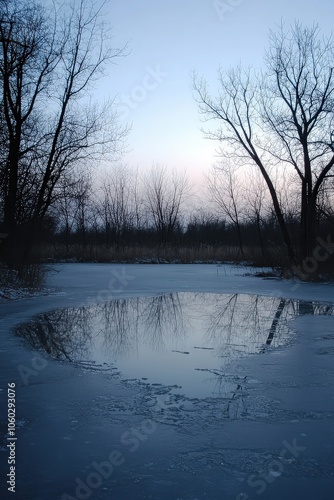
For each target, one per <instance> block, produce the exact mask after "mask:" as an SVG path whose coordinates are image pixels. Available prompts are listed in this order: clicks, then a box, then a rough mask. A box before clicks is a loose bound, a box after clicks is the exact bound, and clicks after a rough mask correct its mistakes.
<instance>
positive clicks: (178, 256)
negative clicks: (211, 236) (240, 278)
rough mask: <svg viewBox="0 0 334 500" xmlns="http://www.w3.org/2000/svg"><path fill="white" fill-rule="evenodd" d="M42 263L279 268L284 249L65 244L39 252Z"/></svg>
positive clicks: (44, 248)
mask: <svg viewBox="0 0 334 500" xmlns="http://www.w3.org/2000/svg"><path fill="white" fill-rule="evenodd" d="M38 254H39V257H40V258H41V260H42V261H44V262H45V261H48V260H51V261H55V262H59V261H73V262H78V261H79V262H122V263H183V264H190V263H202V262H205V263H206V262H207V263H212V262H247V263H249V264H254V265H256V266H259V267H262V266H270V267H281V265H282V261H283V260H284V261H285V257H283V256H284V255H285V252H284V250H282V249H278V248H277V247H272V248H270V249H267V250H266V255H265V256H263V254H262V252H261V250H260V248H256V247H255V248H254V247H246V248H245V249H244V253H243V255H242V254H241V252H240V249H239V248H238V247H237V246H228V245H226V246H219V247H215V246H210V245H202V246H199V247H177V246H173V247H165V248H162V247H153V248H151V247H125V248H122V249H120V248H116V247H106V246H103V245H90V246H87V247H86V248H83V247H82V246H81V245H71V246H70V247H68V248H67V249H66V247H65V246H64V245H57V246H53V247H51V246H50V247H43V248H40V249H38Z"/></svg>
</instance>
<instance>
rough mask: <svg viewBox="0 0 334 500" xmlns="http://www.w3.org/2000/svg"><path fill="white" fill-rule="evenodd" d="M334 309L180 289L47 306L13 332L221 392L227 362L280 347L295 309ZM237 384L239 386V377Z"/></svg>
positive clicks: (49, 347) (35, 343)
mask: <svg viewBox="0 0 334 500" xmlns="http://www.w3.org/2000/svg"><path fill="white" fill-rule="evenodd" d="M333 309H334V308H333V306H332V305H326V304H319V303H316V302H303V301H298V300H292V299H283V298H282V299H281V298H276V297H264V296H256V295H246V294H233V295H231V294H230V295H229V294H208V293H188V292H185V293H184V292H182V293H173V294H165V295H161V296H155V297H149V298H148V297H145V298H131V299H118V300H113V301H111V302H108V303H104V304H98V305H96V306H88V307H81V308H77V309H74V308H73V309H70V308H68V309H61V310H54V311H51V312H48V313H44V314H41V315H39V316H37V317H35V318H34V319H32V320H31V321H29V322H28V323H25V324H22V325H20V326H19V327H17V328H16V330H15V333H16V334H17V335H19V336H21V337H24V338H25V339H26V340H27V341H28V342H29V343H30V344H31V345H32V347H33V348H36V349H40V348H42V349H44V350H45V351H46V352H47V353H48V354H49V355H50V356H52V357H54V358H56V359H66V360H69V361H74V362H80V363H84V362H90V363H103V362H107V363H108V362H109V363H116V364H117V365H119V366H118V367H119V368H120V370H121V372H122V373H123V371H122V360H123V361H124V360H128V362H131V363H132V365H133V367H135V365H136V362H137V361H136V360H138V359H141V360H142V363H143V364H142V365H141V366H147V367H149V365H150V364H154V363H155V364H156V374H157V375H156V376H157V377H158V376H159V372H161V373H162V372H164V374H165V375H166V373H167V374H168V373H170V374H172V375H173V374H175V376H179V375H180V373H181V372H182V370H183V371H186V370H188V372H189V371H190V374H192V375H191V377H193V378H194V379H196V377H198V376H199V375H200V374H202V378H203V376H204V377H205V381H209V382H210V383H211V385H212V383H213V382H214V385H215V389H214V392H218V393H220V392H221V385H222V384H225V386H226V373H225V371H226V367H227V366H228V365H229V364H230V363H231V361H233V360H234V359H237V358H239V357H241V356H244V355H248V354H252V353H261V352H264V350H265V349H268V348H272V347H277V346H281V345H284V344H285V343H286V342H287V341H288V340H289V339H290V338H291V336H292V335H293V332H292V330H291V329H290V328H289V321H290V320H292V319H293V318H295V317H296V316H297V315H305V314H312V315H333V313H334V311H333ZM145 363H146V365H145ZM132 365H131V366H132ZM124 366H125V370H126V369H127V366H129V365H124ZM138 366H139V365H138ZM133 369H134V368H133ZM145 369H146V367H145ZM140 370H142V368H138V374H137V375H136V376H137V377H138V378H140V377H142V376H143V374H142V373H141V372H140ZM196 373H197V375H196V376H195V375H194V374H196ZM124 376H126V373H124ZM223 379H224V380H223ZM196 380H198V379H196ZM174 383H175V382H174ZM236 387H237V389H236V390H237V391H239V392H240V391H242V382H240V383H239V384H237V386H236Z"/></svg>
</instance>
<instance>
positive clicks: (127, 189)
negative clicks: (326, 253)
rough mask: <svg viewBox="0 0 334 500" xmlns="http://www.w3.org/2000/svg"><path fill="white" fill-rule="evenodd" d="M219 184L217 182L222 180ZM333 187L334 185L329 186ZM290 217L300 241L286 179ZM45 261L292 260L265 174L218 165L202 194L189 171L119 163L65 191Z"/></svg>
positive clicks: (322, 230) (45, 243)
mask: <svg viewBox="0 0 334 500" xmlns="http://www.w3.org/2000/svg"><path fill="white" fill-rule="evenodd" d="M217 183H219V184H217ZM330 192H332V191H330ZM283 194H284V195H285V205H284V210H285V213H286V224H287V228H288V231H289V234H290V235H291V240H292V242H293V245H294V246H295V247H296V248H297V247H298V241H299V240H298V238H299V231H300V218H299V216H298V212H297V211H294V206H295V202H294V191H293V184H291V185H290V187H289V189H287V188H286V186H284V185H283V186H282V193H281V197H282V198H283ZM330 200H331V197H327V196H323V203H322V205H321V206H319V209H318V212H317V214H318V218H317V234H318V236H319V237H322V238H323V239H325V240H326V238H327V237H328V235H329V234H331V233H332V231H333V229H334V216H333V213H332V212H331V202H330ZM34 254H35V255H36V256H37V255H38V256H40V257H41V258H42V259H43V260H47V259H55V260H62V259H65V260H66V259H76V260H82V261H113V260H114V261H115V260H116V261H132V262H134V261H141V262H169V261H173V262H175V261H176V262H195V261H217V260H233V261H252V262H254V263H256V264H259V265H269V266H277V267H279V266H280V267H288V255H287V252H286V247H285V245H284V240H283V238H282V234H281V230H280V227H279V224H278V223H277V218H276V215H275V213H274V211H273V209H272V206H271V203H270V199H268V195H267V192H266V190H265V187H264V186H263V185H261V178H260V177H257V178H256V177H255V176H254V173H253V174H252V175H251V173H250V172H249V170H248V169H244V170H242V169H234V170H233V175H232V174H231V175H230V176H226V169H224V170H223V171H222V170H220V169H219V167H218V166H217V165H216V166H215V167H213V168H212V170H211V172H210V173H209V175H208V176H207V177H206V178H205V181H204V184H203V186H201V193H198V189H197V191H196V189H195V187H194V186H191V183H190V181H189V180H188V179H187V176H186V174H185V173H177V172H173V171H170V170H168V169H167V168H166V167H162V166H159V165H154V166H153V167H152V168H151V169H150V170H149V171H148V172H147V173H146V174H144V175H139V174H138V172H136V171H134V170H133V169H131V168H129V167H126V166H122V167H120V166H119V167H113V168H112V169H111V170H110V171H109V173H105V174H104V175H103V176H102V180H101V182H100V183H97V182H96V179H95V180H94V182H93V181H92V179H91V177H89V176H88V175H86V176H85V178H81V179H79V180H78V181H77V182H76V183H75V184H73V186H72V191H71V192H69V191H68V190H67V191H66V194H64V196H62V197H60V198H59V200H58V201H57V203H56V204H55V206H54V209H53V211H50V215H49V217H48V218H47V219H46V220H45V223H44V231H40V243H39V245H38V247H35V249H34Z"/></svg>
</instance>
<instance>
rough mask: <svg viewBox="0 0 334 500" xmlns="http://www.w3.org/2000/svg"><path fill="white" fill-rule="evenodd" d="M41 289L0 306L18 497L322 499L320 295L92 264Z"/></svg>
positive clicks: (329, 423)
mask: <svg viewBox="0 0 334 500" xmlns="http://www.w3.org/2000/svg"><path fill="white" fill-rule="evenodd" d="M47 286H48V287H49V290H50V292H52V293H48V294H46V295H44V296H39V297H33V298H31V299H25V300H17V301H11V302H6V303H2V304H0V323H1V328H2V336H1V339H2V342H1V346H0V347H1V349H0V363H1V367H2V370H1V372H0V382H1V384H0V385H1V391H0V403H1V405H0V407H1V408H2V410H1V411H2V414H1V422H0V426H1V430H2V437H3V439H2V441H0V458H1V463H2V464H5V465H6V464H7V458H8V452H7V448H6V444H7V443H6V432H7V429H6V419H7V414H6V404H7V402H6V396H7V392H6V388H7V384H8V383H9V382H11V383H13V382H14V383H15V384H16V397H17V415H16V417H17V420H16V422H17V429H16V431H17V438H18V439H17V496H18V498H20V500H32V499H34V500H45V499H46V498H47V499H49V500H69V499H71V500H73V499H75V500H79V499H86V500H88V499H91V500H95V499H96V500H110V498H115V499H121V498H122V499H131V500H171V499H174V500H176V499H179V500H221V499H225V498H226V499H231V500H246V499H254V498H257V497H258V495H260V496H261V498H263V499H265V500H267V499H268V500H280V499H281V498H285V499H286V500H295V499H296V498H303V499H304V500H314V499H315V498H316V499H317V500H330V499H332V497H333V488H334V476H333V470H334V447H333V443H334V364H333V354H334V345H333V342H334V335H333V332H334V306H333V297H334V288H333V285H332V284H324V283H299V282H295V281H293V280H279V279H259V278H257V277H255V276H254V269H250V268H245V267H235V266H228V265H224V266H216V265H201V264H198V265H197V264H196V265H146V266H143V265H139V264H138V265H136V264H134V265H122V264H119V265H118V264H116V265H114V264H112V265H108V264H103V265H102V264H93V263H91V264H64V265H61V266H60V265H57V266H56V267H55V268H54V273H51V274H50V275H49V277H48V283H47ZM13 333H14V334H15V335H13ZM146 431H147V432H146ZM114 452H117V453H118V454H119V456H121V457H122V461H121V462H122V463H121V464H120V465H119V466H115V467H114V468H113V470H112V473H110V474H106V473H105V470H102V469H101V467H100V466H101V464H104V465H103V467H105V466H106V462H107V461H108V460H111V459H110V457H111V453H114ZM110 463H111V462H110ZM2 470H3V476H2V478H5V474H6V472H7V470H6V466H4V467H3V468H2ZM92 478H93V479H94V478H95V479H94V480H93V479H92ZM94 481H95V482H94ZM0 497H1V498H7V497H8V491H7V490H6V484H5V481H2V483H0Z"/></svg>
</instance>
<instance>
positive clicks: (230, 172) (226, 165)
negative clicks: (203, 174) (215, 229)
mask: <svg viewBox="0 0 334 500" xmlns="http://www.w3.org/2000/svg"><path fill="white" fill-rule="evenodd" d="M207 183H208V190H209V195H210V199H211V201H213V202H214V204H215V205H216V207H217V208H218V213H219V215H220V216H221V215H223V217H224V218H225V219H226V220H227V221H229V222H230V223H231V224H232V225H233V226H234V227H235V228H236V231H237V234H238V242H239V249H240V253H241V256H242V257H243V256H244V248H243V244H242V236H241V218H242V216H243V212H244V208H245V207H244V192H243V191H244V183H243V181H242V180H241V178H240V176H238V166H236V165H234V164H233V163H232V162H231V161H224V162H220V163H216V164H214V165H213V166H212V169H211V171H210V173H209V175H208V176H207Z"/></svg>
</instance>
